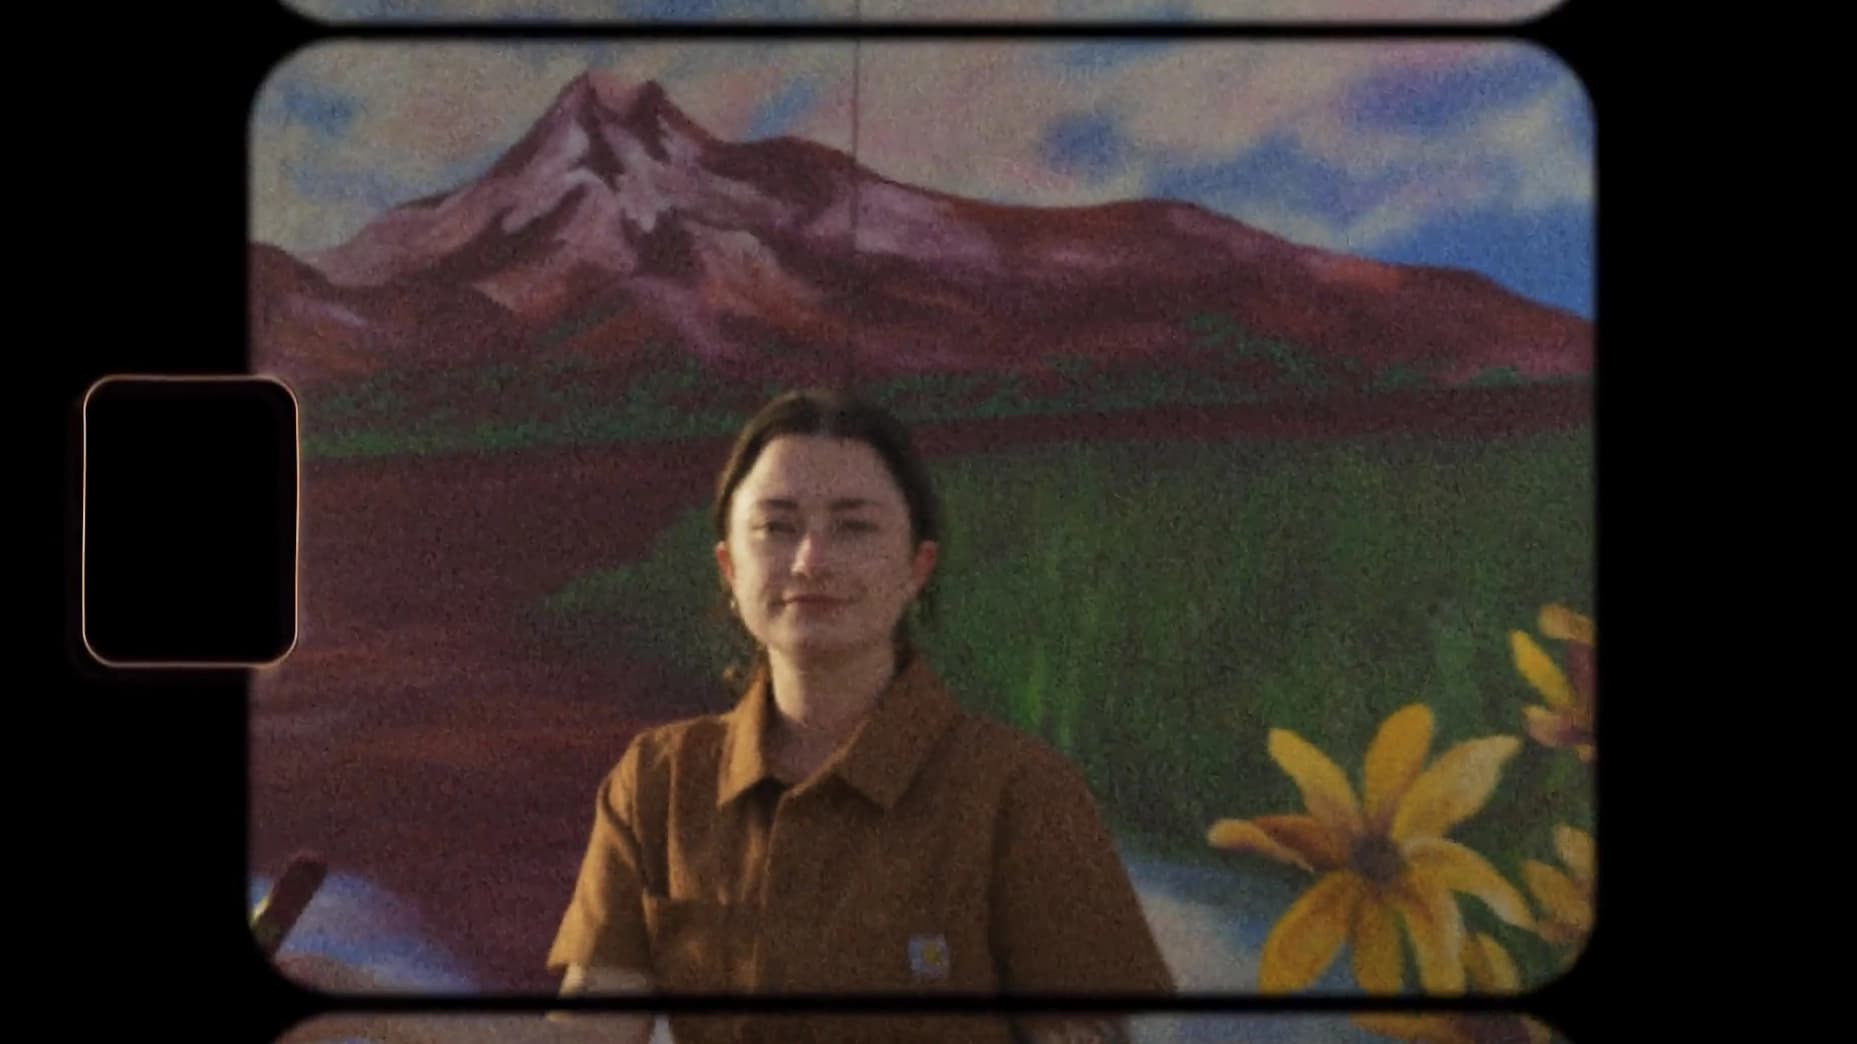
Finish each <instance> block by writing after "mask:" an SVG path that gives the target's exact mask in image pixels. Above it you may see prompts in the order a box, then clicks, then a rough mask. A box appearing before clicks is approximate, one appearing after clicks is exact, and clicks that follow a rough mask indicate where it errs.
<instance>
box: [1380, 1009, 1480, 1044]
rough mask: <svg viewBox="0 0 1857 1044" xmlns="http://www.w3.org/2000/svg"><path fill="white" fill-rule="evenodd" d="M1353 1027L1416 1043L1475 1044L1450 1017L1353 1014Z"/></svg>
mask: <svg viewBox="0 0 1857 1044" xmlns="http://www.w3.org/2000/svg"><path fill="white" fill-rule="evenodd" d="M1354 1024H1355V1025H1356V1026H1359V1027H1360V1028H1361V1029H1364V1030H1366V1031H1367V1032H1369V1033H1378V1034H1379V1035H1381V1036H1382V1037H1391V1038H1393V1039H1394V1040H1410V1041H1418V1042H1419V1044H1477V1042H1476V1040H1475V1039H1474V1038H1472V1037H1471V1036H1470V1035H1469V1034H1467V1033H1465V1032H1464V1031H1463V1028H1462V1027H1460V1026H1459V1025H1458V1020H1457V1019H1455V1018H1453V1017H1451V1016H1449V1015H1356V1016H1354Z"/></svg>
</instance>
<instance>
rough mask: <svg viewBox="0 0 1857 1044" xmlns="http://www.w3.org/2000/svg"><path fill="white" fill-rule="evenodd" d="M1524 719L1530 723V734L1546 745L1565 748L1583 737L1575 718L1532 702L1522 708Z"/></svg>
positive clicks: (1557, 748)
mask: <svg viewBox="0 0 1857 1044" xmlns="http://www.w3.org/2000/svg"><path fill="white" fill-rule="evenodd" d="M1522 719H1523V720H1524V721H1526V722H1527V723H1528V735H1529V736H1530V737H1531V738H1533V739H1534V741H1535V742H1536V743H1539V744H1541V745H1542V746H1544V747H1552V748H1553V749H1555V750H1565V749H1567V748H1568V747H1571V746H1574V745H1575V744H1576V743H1578V741H1579V739H1580V738H1583V736H1582V734H1581V733H1580V732H1579V731H1578V729H1577V728H1576V727H1575V726H1574V723H1573V719H1572V718H1571V717H1570V716H1568V715H1567V714H1565V713H1562V712H1561V711H1551V710H1548V709H1547V708H1546V707H1537V706H1534V705H1533V704H1530V705H1528V706H1526V707H1523V708H1522Z"/></svg>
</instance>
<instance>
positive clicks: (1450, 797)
mask: <svg viewBox="0 0 1857 1044" xmlns="http://www.w3.org/2000/svg"><path fill="white" fill-rule="evenodd" d="M1431 741H1432V714H1431V709H1430V708H1428V707H1426V706H1425V705H1424V704H1413V705H1411V706H1408V707H1406V708H1404V709H1402V710H1400V711H1398V712H1397V713H1395V714H1394V715H1393V716H1392V717H1390V718H1388V719H1386V721H1385V722H1384V723H1382V724H1381V726H1380V730H1379V732H1378V733H1377V734H1376V735H1375V736H1374V739H1373V742H1372V743H1371V744H1369V745H1368V748H1367V757H1366V762H1365V766H1364V773H1363V776H1362V781H1361V782H1362V787H1361V793H1362V796H1363V798H1364V802H1362V801H1356V800H1355V797H1354V790H1353V788H1352V787H1351V786H1350V784H1349V782H1348V779H1347V776H1346V775H1344V774H1343V773H1342V771H1341V769H1340V768H1339V767H1337V766H1336V765H1335V763H1334V762H1333V761H1331V760H1329V759H1328V757H1327V756H1326V755H1324V754H1323V753H1322V752H1321V751H1319V750H1317V749H1316V748H1315V747H1313V746H1311V745H1310V744H1309V743H1308V742H1306V741H1305V740H1303V739H1302V738H1301V737H1299V736H1297V735H1296V734H1295V733H1293V732H1288V731H1286V730H1283V729H1272V730H1271V732H1270V756H1271V758H1272V759H1274V760H1275V761H1276V763H1277V764H1278V765H1279V766H1281V767H1282V769H1283V771H1284V772H1286V773H1288V774H1289V776H1290V778H1291V779H1293V780H1295V781H1296V785H1297V787H1298V788H1299V789H1300V790H1301V792H1302V797H1303V803H1304V805H1305V806H1306V807H1307V810H1308V814H1307V815H1281V816H1261V817H1258V818H1256V819H1248V820H1246V819H1221V820H1219V821H1218V822H1217V823H1215V824H1213V826H1212V829H1211V830H1210V831H1208V832H1207V840H1208V841H1209V842H1210V843H1211V844H1213V845H1214V846H1216V847H1218V848H1221V849H1224V850H1227V851H1231V852H1251V853H1257V854H1261V855H1266V856H1269V857H1271V858H1274V859H1277V860H1280V861H1282V862H1285V863H1289V864H1292V865H1294V866H1299V867H1301V868H1303V869H1305V870H1308V871H1310V872H1312V873H1315V874H1317V875H1318V877H1317V879H1316V881H1315V884H1314V885H1312V886H1311V887H1310V888H1309V890H1308V891H1306V892H1304V893H1303V894H1302V896H1301V897H1300V898H1298V899H1297V900H1296V902H1295V903H1293V904H1291V906H1290V908H1289V910H1288V911H1287V912H1286V913H1284V915H1283V917H1282V918H1281V919H1280V920H1278V921H1277V923H1276V925H1275V926H1274V927H1272V929H1271V931H1270V935H1269V936H1268V937H1267V938H1266V939H1265V940H1264V950H1263V955H1262V959H1261V962H1260V966H1259V969H1258V986H1259V988H1260V989H1262V990H1263V991H1265V992H1270V993H1276V992H1283V991H1290V990H1299V989H1304V988H1306V987H1307V986H1308V985H1309V984H1310V983H1312V982H1314V981H1315V980H1316V979H1317V978H1318V977H1320V976H1321V974H1322V972H1324V971H1325V970H1327V968H1328V966H1329V965H1330V964H1332V963H1334V960H1335V956H1336V955H1337V954H1338V953H1339V952H1340V949H1341V946H1342V944H1343V943H1344V942H1347V943H1349V944H1351V946H1352V950H1353V964H1354V978H1355V981H1356V982H1358V983H1359V984H1360V986H1361V988H1363V989H1365V990H1367V991H1368V992H1370V993H1382V994H1384V993H1397V992H1399V991H1400V990H1402V989H1404V987H1405V958H1404V954H1403V953H1402V949H1401V946H1400V930H1399V927H1400V924H1401V923H1403V924H1404V926H1405V935H1406V937H1407V938H1409V939H1410V940H1411V943H1412V950H1413V954H1414V956H1415V958H1416V960H1417V964H1418V974H1419V981H1420V982H1421V984H1423V986H1424V988H1425V989H1426V990H1427V991H1429V992H1432V993H1460V992H1462V991H1463V989H1464V963H1463V961H1462V960H1461V958H1460V953H1461V950H1462V948H1463V942H1464V925H1463V918H1462V915H1461V914H1460V912H1459V911H1458V908H1457V900H1456V898H1455V896H1454V895H1453V893H1456V892H1465V893H1468V894H1470V895H1474V896H1476V897H1477V898H1479V899H1481V900H1483V902H1484V903H1486V904H1488V906H1489V907H1490V909H1491V910H1494V911H1495V912H1496V915H1497V916H1498V917H1500V918H1502V919H1503V920H1504V921H1507V922H1508V923H1510V924H1513V925H1516V926H1518V927H1521V928H1529V929H1532V928H1533V926H1534V925H1533V919H1532V917H1531V915H1530V913H1529V910H1528V904H1527V902H1526V900H1524V899H1523V898H1522V895H1521V893H1520V892H1518V891H1517V890H1516V889H1515V888H1514V887H1513V886H1512V885H1510V884H1509V882H1508V881H1506V880H1504V879H1503V877H1502V875H1501V874H1499V873H1497V872H1496V870H1495V868H1494V867H1492V866H1490V864H1489V863H1488V862H1487V861H1486V860H1484V858H1483V857H1482V856H1480V855H1478V854H1477V853H1475V852H1473V851H1471V850H1470V849H1469V848H1466V847H1465V846H1463V845H1460V844H1458V843H1457V842H1455V841H1451V840H1449V839H1447V838H1446V837H1445V836H1444V835H1445V833H1446V832H1447V831H1449V830H1450V829H1451V828H1452V827H1454V826H1456V825H1457V824H1458V823H1460V822H1462V821H1463V820H1465V819H1467V818H1469V817H1470V816H1471V815H1473V814H1475V813H1476V811H1477V810H1478V809H1480V808H1482V807H1483V805H1484V803H1485V802H1487V801H1488V800H1489V796H1490V794H1491V792H1492V791H1494V790H1495V788H1496V782H1497V780H1498V778H1499V776H1500V773H1501V769H1502V765H1503V763H1504V762H1505V761H1507V760H1508V759H1509V758H1510V757H1512V756H1514V754H1515V752H1516V750H1517V749H1518V748H1519V747H1520V745H1521V741H1520V740H1518V739H1516V738H1515V737H1513V736H1491V737H1486V738H1483V739H1475V740H1469V741H1467V742H1464V743H1460V744H1458V745H1457V746H1455V747H1453V748H1451V749H1450V750H1448V751H1446V752H1445V753H1444V754H1442V755H1440V756H1439V757H1438V759H1437V760H1436V761H1434V762H1432V764H1431V765H1430V767H1426V764H1425V762H1426V758H1427V757H1428V756H1429V754H1430V752H1431Z"/></svg>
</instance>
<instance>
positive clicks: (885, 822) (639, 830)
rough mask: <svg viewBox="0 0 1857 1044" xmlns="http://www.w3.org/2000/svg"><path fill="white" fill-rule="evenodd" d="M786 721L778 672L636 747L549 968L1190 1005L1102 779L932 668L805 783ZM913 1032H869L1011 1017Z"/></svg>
mask: <svg viewBox="0 0 1857 1044" xmlns="http://www.w3.org/2000/svg"><path fill="white" fill-rule="evenodd" d="M770 713H771V694H770V692H769V688H768V684H767V681H766V677H765V674H763V675H761V676H760V678H758V679H757V680H756V681H755V682H754V683H753V684H752V685H751V686H750V687H749V689H748V692H747V693H746V694H745V695H744V697H743V698H742V700H741V702H740V703H739V704H738V705H737V706H736V707H735V708H734V709H733V710H732V711H730V712H728V713H725V714H718V715H710V716H705V717H700V718H696V719H692V720H687V721H682V722H677V723H674V724H671V725H666V726H662V727H659V728H656V729H652V730H648V731H646V732H644V733H641V734H640V735H639V736H638V737H637V738H636V739H634V740H633V742H632V743H631V745H630V746H629V747H628V748H627V749H626V751H625V753H624V755H623V757H621V759H620V760H619V763H618V765H617V767H616V768H614V769H613V771H612V772H611V773H610V774H609V775H608V776H607V778H606V779H605V780H604V781H603V783H602V784H601V787H600V790H599V794H598V800H597V802H596V807H595V814H594V820H593V830H592V838H591V841H590V843H589V845H588V848H587V852H586V856H585V859H584V861H583V863H582V866H581V871H580V878H579V881H578V883H577V884H576V886H575V890H574V893H573V897H572V900H571V902H570V903H569V905H568V908H567V912H566V915H565V916H564V918H563V920H562V923H561V927H560V930H559V933H558V935H557V937H556V939H555V942H554V945H553V947H552V948H551V949H550V951H549V954H548V966H549V968H551V969H553V970H555V971H557V972H559V971H560V970H562V969H564V968H565V967H566V966H567V965H568V964H587V965H608V966H616V967H624V968H632V969H637V970H641V971H646V972H648V973H650V974H651V975H652V976H653V978H654V979H655V980H656V982H657V984H658V988H659V989H660V990H663V991H666V992H677V993H703V994H769V993H808V994H835V995H842V994H860V993H872V992H877V993H894V994H907V995H913V996H917V997H922V998H923V999H925V1000H929V1001H930V1002H931V1003H932V999H933V998H934V997H935V996H936V995H938V994H949V993H963V994H1001V993H1006V994H1026V995H1040V996H1059V995H1062V994H1066V993H1072V994H1076V993H1082V994H1093V995H1101V994H1118V995H1141V994H1145V995H1149V996H1153V995H1155V994H1157V993H1159V994H1165V993H1168V992H1171V991H1172V989H1173V982H1172V977H1171V975H1170V973H1169V971H1168V969H1167V966H1166V964H1165V962H1164V961H1163V959H1162V957H1161V954H1160V952H1159V950H1158V948H1157V947H1156V945H1155V942H1154V939H1153V937H1152V935H1151V933H1150V931H1149V928H1148V925H1147V923H1146V921H1145V919H1144V917H1143V915H1142V912H1141V908H1140V906H1139V905H1138V903H1137V900H1136V897H1135V892H1134V889H1133V888H1132V887H1131V885H1130V883H1129V880H1128V877H1127V875H1126V873H1125V871H1124V869H1123V866H1122V863H1121V861H1120V859H1119V858H1118V856H1117V854H1116V851H1115V848H1114V846H1113V841H1112V838H1111V836H1110V834H1109V832H1108V831H1107V829H1106V828H1105V826H1104V825H1103V823H1102V821H1101V819H1100V817H1099V816H1098V813H1097V809H1096V805H1095V802H1094V799H1093V798H1092V796H1091V793H1090V790H1089V788H1088V786H1087V785H1086V783H1085V781H1084V779H1083V777H1082V775H1081V773H1079V772H1078V771H1077V770H1076V769H1075V768H1074V767H1073V766H1072V765H1071V764H1070V763H1069V762H1068V761H1066V760H1065V759H1064V758H1063V757H1062V756H1061V755H1060V754H1058V753H1057V752H1056V751H1055V750H1053V749H1052V748H1050V747H1049V746H1047V745H1045V744H1044V743H1042V742H1041V741H1039V740H1038V739H1036V738H1034V737H1032V736H1030V735H1028V734H1026V733H1023V732H1020V731H1018V730H1016V729H1012V728H1009V727H1007V726H1005V725H1003V724H1000V723H997V722H994V721H991V720H989V719H987V718H984V717H982V716H979V715H975V714H971V713H969V712H967V711H964V710H963V709H962V708H961V707H960V706H958V705H957V704H956V703H955V701H954V700H953V699H952V698H950V696H949V694H948V693H947V691H946V689H945V688H944V687H943V685H942V683H941V681H940V679H939V678H938V677H937V676H936V675H935V674H934V672H933V671H932V669H931V668H930V667H929V666H928V665H927V663H926V662H924V661H923V659H922V658H921V657H920V656H911V657H909V658H908V659H907V661H906V665H905V666H904V668H903V669H902V670H901V671H900V672H899V674H898V676H897V678H896V680H895V682H894V683H893V684H892V685H891V687H890V688H889V689H888V690H887V691H886V692H885V694H884V695H883V696H882V697H881V699H880V700H879V701H878V704H877V706H876V708H875V709H874V710H873V712H872V713H871V715H870V717H869V718H868V719H867V720H866V722H865V724H864V725H863V726H862V727H861V728H860V730H859V732H858V733H857V735H856V736H855V737H853V739H852V741H851V742H850V743H848V744H847V745H846V746H845V747H844V748H843V749H841V750H840V751H839V753H838V754H837V755H835V756H834V758H833V759H832V760H831V761H830V762H828V763H827V764H826V766H825V768H824V769H823V770H822V771H821V772H819V773H818V774H817V775H815V776H814V777H813V778H812V779H811V780H809V781H807V782H806V783H804V784H801V785H799V786H795V787H793V788H791V789H790V790H789V789H786V788H783V787H782V786H781V784H780V783H779V781H777V780H776V779H775V778H774V777H773V776H772V774H771V772H770V767H769V763H768V761H767V759H766V757H765V756H764V754H763V749H762V737H763V736H764V734H765V729H766V724H767V721H768V718H769V715H770ZM899 1018H902V1015H901V1013H900V1012H899V1013H897V1014H896V1015H893V1016H890V1018H889V1019H888V1020H883V1019H877V1020H870V1021H867V1020H864V1019H857V1020H853V1021H854V1022H856V1023H857V1024H859V1025H862V1026H864V1027H865V1029H866V1030H867V1031H868V1032H869V1034H870V1037H871V1039H883V1040H899V1041H900V1040H943V1039H947V1040H957V1039H958V1040H972V1041H987V1040H1007V1039H1009V1038H1008V1036H1007V1035H1006V1027H1005V1024H1004V1023H1003V1021H1001V1020H980V1021H977V1022H976V1021H969V1020H961V1021H960V1023H959V1024H956V1023H953V1022H948V1021H945V1020H943V1021H934V1022H917V1021H916V1020H904V1021H903V1022H898V1021H896V1020H897V1019H899ZM834 1021H837V1020H836V1019H834ZM820 1025H823V1024H822V1023H814V1026H815V1028H817V1027H818V1026H820ZM849 1025H850V1024H849V1023H847V1024H845V1026H849ZM757 1027H758V1030H757ZM840 1028H841V1029H842V1028H845V1027H840ZM673 1031H674V1032H675V1033H676V1035H677V1039H678V1041H679V1044H699V1042H701V1041H707V1040H753V1039H760V1038H759V1037H758V1036H757V1035H756V1034H757V1032H766V1033H771V1034H772V1035H771V1036H770V1037H768V1039H781V1040H803V1039H807V1036H808V1034H807V1032H806V1030H805V1029H804V1028H803V1027H802V1026H801V1025H800V1024H799V1023H796V1022H795V1021H794V1020H793V1019H792V1018H791V1017H784V1018H780V1019H779V1020H778V1022H771V1021H768V1020H754V1021H753V1022H749V1021H744V1020H736V1019H715V1018H710V1017H704V1018H700V1019H689V1020H674V1021H673ZM859 1036H860V1039H861V1037H862V1034H860V1035H859ZM828 1038H829V1039H848V1038H847V1036H846V1035H845V1034H843V1033H841V1032H839V1029H831V1030H829V1031H827V1032H826V1034H825V1035H824V1036H820V1038H819V1039H828Z"/></svg>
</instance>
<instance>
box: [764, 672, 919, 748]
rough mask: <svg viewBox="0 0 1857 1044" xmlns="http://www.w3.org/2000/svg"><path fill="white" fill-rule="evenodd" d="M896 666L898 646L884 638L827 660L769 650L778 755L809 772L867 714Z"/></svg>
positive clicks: (772, 727) (771, 726)
mask: <svg viewBox="0 0 1857 1044" xmlns="http://www.w3.org/2000/svg"><path fill="white" fill-rule="evenodd" d="M897 666H898V662H897V656H896V651H895V650H894V649H893V648H891V647H890V646H889V645H887V644H885V645H882V646H879V647H878V648H876V649H874V650H872V651H871V652H869V653H867V654H864V655H859V656H854V657H851V658H848V659H844V660H830V661H825V662H819V661H810V660H809V661H804V662H796V661H794V660H792V659H789V658H788V657H785V656H781V655H779V654H777V653H776V654H771V655H770V656H769V657H768V678H769V680H770V681H771V682H772V684H773V691H774V706H775V710H776V713H775V715H774V717H773V719H772V720H770V721H769V723H768V726H769V730H770V732H771V733H772V734H771V735H770V737H769V739H770V740H772V741H773V742H772V744H771V746H772V749H773V750H774V751H775V752H776V754H777V757H778V759H779V760H782V761H783V762H785V763H786V765H787V766H788V767H789V768H790V769H795V770H797V771H798V772H799V774H801V775H806V776H810V775H811V774H812V771H813V770H815V769H817V768H818V767H819V765H821V764H823V763H824V762H825V760H826V759H828V758H829V757H830V756H831V755H832V752H833V751H835V750H837V749H838V748H839V746H840V745H842V744H843V743H844V742H845V740H846V739H848V738H849V737H850V736H851V734H852V733H854V732H856V731H857V729H858V726H859V725H862V724H863V723H864V719H866V718H867V717H869V716H870V712H871V710H872V708H874V707H876V705H877V700H878V699H879V698H880V697H881V696H882V695H883V692H884V690H885V689H887V688H889V686H890V682H891V680H892V679H893V678H894V677H895V674H896V669H897Z"/></svg>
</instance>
